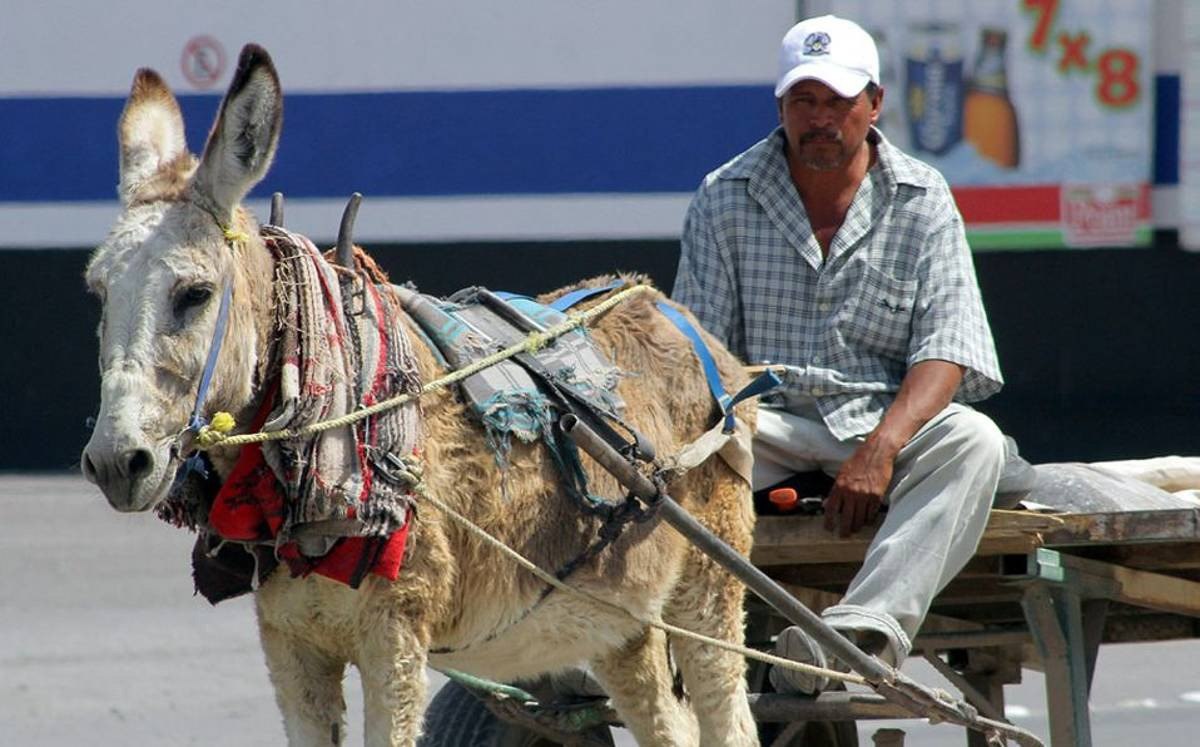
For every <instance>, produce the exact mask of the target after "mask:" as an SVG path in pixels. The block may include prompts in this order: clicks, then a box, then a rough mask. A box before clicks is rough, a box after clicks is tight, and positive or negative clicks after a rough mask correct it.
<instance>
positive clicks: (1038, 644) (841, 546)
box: [748, 509, 1200, 747]
mask: <svg viewBox="0 0 1200 747" xmlns="http://www.w3.org/2000/svg"><path fill="white" fill-rule="evenodd" d="M870 540H871V533H870V532H869V531H868V532H863V533H860V534H858V535H856V536H854V537H851V538H848V539H841V538H838V537H836V536H833V535H831V534H830V533H828V532H826V531H825V530H824V529H823V527H822V526H821V519H820V518H819V517H805V516H764V517H761V518H760V519H759V523H758V527H757V530H756V532H755V545H754V550H753V552H752V555H751V559H752V560H753V562H754V564H755V565H756V566H758V567H759V568H760V569H762V570H764V571H766V572H767V574H768V575H770V576H771V577H772V578H773V579H775V580H776V581H778V582H779V583H781V584H782V585H784V587H785V588H786V589H787V590H788V591H789V592H791V593H792V594H793V595H795V596H796V597H797V598H798V599H799V600H800V601H802V602H803V603H804V604H805V605H806V606H808V607H810V608H812V609H814V610H820V609H823V608H824V607H826V606H829V605H831V604H833V603H835V602H836V601H837V599H838V597H839V596H840V594H841V593H842V592H843V591H844V589H845V587H846V585H847V584H848V583H849V581H850V579H851V578H852V577H853V575H854V573H855V571H856V570H857V568H858V566H859V564H860V563H861V561H862V558H863V556H864V554H865V551H866V548H867V545H868V543H869V542H870ZM1197 578H1200V510H1197V509H1176V510H1155V511H1123V512H1106V513H1087V514H1080V513H1072V514H1039V513H1033V512H1028V511H995V512H993V515H992V517H991V520H990V521H989V523H988V528H987V531H986V533H985V535H984V538H983V541H982V543H981V545H980V548H979V551H978V552H977V554H976V556H975V557H974V558H973V559H972V561H971V562H970V563H969V564H968V565H967V567H966V568H964V569H963V571H962V572H961V573H960V574H959V575H958V576H957V577H956V578H955V580H954V581H952V582H951V583H950V585H949V586H948V587H947V588H946V589H945V590H944V591H943V592H942V593H941V594H940V595H939V596H938V597H937V599H936V600H935V602H934V605H933V608H932V610H931V611H930V614H929V616H928V618H927V619H926V622H925V625H924V627H923V628H922V630H921V633H920V635H918V637H917V639H916V641H915V649H914V655H922V656H924V657H925V658H926V659H928V660H929V661H930V663H931V664H933V666H934V667H935V668H936V669H937V670H939V671H940V672H941V673H942V674H944V675H945V676H946V677H947V678H948V679H949V680H951V681H952V682H953V683H954V684H955V685H956V686H958V687H959V689H960V690H961V691H962V692H963V695H964V696H965V697H966V698H967V699H968V700H969V701H971V702H972V704H973V705H975V706H976V707H977V708H979V710H980V712H981V713H982V714H984V715H988V716H991V717H993V718H1002V717H1003V713H1004V690H1003V686H1004V685H1005V684H1011V683H1016V682H1019V681H1020V674H1021V668H1022V667H1027V668H1031V669H1036V670H1040V671H1043V672H1044V673H1045V675H1046V698H1047V706H1048V709H1047V710H1048V713H1049V720H1050V732H1051V733H1050V734H1049V735H1047V736H1049V738H1050V743H1051V744H1053V745H1054V746H1055V747H1063V746H1066V745H1072V746H1077V747H1084V746H1086V745H1090V744H1091V733H1090V724H1089V716H1088V707H1087V703H1088V693H1089V690H1090V685H1091V678H1092V673H1093V671H1094V666H1095V661H1096V654H1097V650H1098V648H1099V646H1100V645H1101V644H1102V643H1119V642H1134V641H1158V640H1169V639H1178V638H1192V637H1196V636H1197V635H1200V620H1198V619H1197V618H1200V581H1196V580H1193V579H1197ZM748 604H749V605H750V609H751V620H752V623H753V624H752V628H751V635H754V634H755V633H758V634H769V633H771V632H772V628H777V627H778V626H782V625H783V624H784V623H783V622H782V621H780V620H778V618H777V617H776V616H775V615H774V614H773V613H772V612H771V611H770V610H769V608H767V607H766V606H765V605H762V604H761V603H757V602H756V601H754V600H750V601H749V602H748ZM831 695H833V696H837V695H838V694H836V693H834V694H831ZM822 697H823V698H824V697H825V696H822ZM841 698H842V699H843V700H850V698H849V696H845V695H844V694H843V695H842V696H841ZM827 700H828V702H829V704H830V705H831V706H836V705H837V697H832V698H828V699H827ZM758 710H759V711H760V712H759V713H757V714H756V715H758V716H759V718H760V720H761V719H762V717H763V716H764V715H766V714H764V713H762V712H761V711H762V710H764V709H762V708H760V709H758ZM831 712H832V713H835V714H840V715H842V716H845V717H848V718H856V719H861V718H895V717H898V713H897V712H896V710H895V709H894V708H892V707H888V708H875V709H874V711H873V712H871V711H869V710H868V709H857V712H856V709H855V708H854V707H852V706H851V707H843V708H837V709H835V710H833V711H831ZM900 717H902V716H900ZM967 743H968V745H971V747H975V746H976V745H980V746H982V745H984V744H985V742H984V741H983V736H982V735H981V734H977V733H970V734H969V736H968V738H967Z"/></svg>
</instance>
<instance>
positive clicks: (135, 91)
mask: <svg viewBox="0 0 1200 747" xmlns="http://www.w3.org/2000/svg"><path fill="white" fill-rule="evenodd" d="M117 139H118V141H119V142H120V147H121V164H120V172H121V175H120V186H119V187H118V190H119V193H120V197H121V202H122V203H123V204H126V205H128V204H129V202H130V201H131V199H132V198H133V195H134V193H135V192H136V191H137V188H138V186H139V185H141V184H142V183H143V182H145V181H146V180H147V179H148V178H150V177H151V176H153V175H154V174H156V173H158V170H159V169H160V168H162V167H163V166H164V165H166V164H168V163H170V162H171V161H174V160H175V159H176V158H178V157H179V156H181V155H183V154H184V153H186V152H187V141H186V139H185V138H184V134H183V115H181V114H180V113H179V103H178V102H177V101H175V97H174V96H173V95H171V89H169V88H167V84H166V83H164V82H163V79H162V78H160V77H159V75H158V73H156V72H154V71H153V70H150V69H149V68H142V69H141V70H138V71H137V74H136V75H134V76H133V87H132V88H131V89H130V91H129V100H128V101H127V102H125V110H124V111H122V112H121V120H120V123H119V124H118V125H117Z"/></svg>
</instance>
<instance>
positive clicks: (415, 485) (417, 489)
mask: <svg viewBox="0 0 1200 747" xmlns="http://www.w3.org/2000/svg"><path fill="white" fill-rule="evenodd" d="M393 474H394V476H395V477H397V478H399V479H402V480H405V481H406V482H408V483H409V485H410V486H411V487H412V490H413V493H414V494H416V495H417V496H418V497H420V498H421V499H422V500H424V501H427V502H429V503H431V504H433V506H434V507H435V508H437V509H438V510H440V511H442V512H443V513H445V514H446V515H447V516H449V517H450V518H452V519H454V520H455V521H456V522H458V523H459V524H461V525H462V526H463V527H464V528H465V529H466V530H467V531H468V532H469V533H471V534H473V535H475V536H476V537H477V538H479V539H481V540H483V542H484V543H485V544H487V545H490V546H492V547H493V548H495V549H496V550H498V551H499V552H500V554H502V555H504V556H506V557H507V558H509V559H510V560H512V561H513V562H514V563H516V564H517V565H519V566H521V567H522V568H524V569H525V570H527V571H529V572H530V573H532V574H533V575H534V576H536V577H537V578H538V579H540V580H542V581H544V582H545V583H547V584H549V585H551V586H553V587H554V588H556V589H558V590H560V591H564V592H566V593H568V594H572V595H574V596H576V597H579V598H582V599H587V600H588V601H590V602H593V603H595V604H598V605H600V606H602V607H606V608H608V609H610V610H614V611H616V612H619V613H621V614H624V615H626V616H628V617H630V618H631V619H633V620H635V621H636V622H639V623H641V624H642V625H646V626H649V627H652V628H657V629H659V630H662V631H663V632H666V633H669V634H671V635H675V636H679V637H681V638H690V639H691V640H694V641H698V642H700V643H705V644H708V645H710V646H715V647H716V648H719V649H722V650H724V651H728V652H730V653H735V654H740V655H742V656H744V657H746V658H748V659H755V660H757V661H761V662H764V663H766V664H771V665H772V666H777V667H783V668H785V669H794V670H796V671H799V672H805V673H807V674H815V675H818V676H823V677H828V678H829V679H833V680H841V681H842V682H851V683H854V684H857V685H866V684H867V681H866V679H864V678H863V677H861V676H860V675H857V674H852V673H849V672H839V671H837V670H834V669H824V668H822V667H817V666H813V665H811V664H804V663H802V662H798V661H792V660H791V659H785V658H783V657H780V656H775V655H774V654H768V653H766V652H763V651H756V650H755V649H752V648H747V647H745V646H740V645H738V644H735V643H729V642H728V641H722V640H720V639H718V638H711V637H709V636H706V635H703V634H702V633H696V632H693V631H690V630H687V629H686V628H680V627H678V626H676V625H671V624H670V623H666V622H663V621H662V620H650V619H645V618H642V617H638V616H637V615H635V614H634V613H632V612H630V611H629V610H627V609H626V608H624V607H622V606H620V605H619V604H615V603H613V602H609V601H608V600H606V599H601V598H600V597H598V596H596V595H594V594H592V593H590V592H587V591H584V590H583V589H578V588H576V587H574V586H571V585H570V584H567V583H564V582H562V581H560V580H559V579H558V578H557V577H555V576H554V575H553V574H551V573H548V572H546V571H545V570H542V568H540V567H539V566H538V565H536V564H535V563H533V562H532V561H530V560H529V559H527V558H526V557H525V556H523V555H521V554H520V553H518V552H517V551H516V550H513V549H512V548H510V547H508V546H507V545H505V544H504V543H503V542H501V541H500V540H498V539H496V538H495V537H493V536H492V535H490V534H488V533H487V532H486V531H485V530H484V529H482V528H480V527H479V526H478V525H476V524H475V523H474V522H472V521H471V520H470V519H468V518H467V517H465V516H463V515H462V514H460V513H458V512H457V511H455V510H454V509H453V508H451V507H450V506H448V505H446V504H445V503H443V502H442V501H440V500H438V499H437V498H435V497H434V496H433V494H431V493H430V492H429V490H428V489H427V488H426V487H425V483H424V482H422V481H421V478H420V475H419V473H418V472H416V471H415V467H413V466H412V465H411V463H409V469H408V470H397V471H396V472H395V473H393Z"/></svg>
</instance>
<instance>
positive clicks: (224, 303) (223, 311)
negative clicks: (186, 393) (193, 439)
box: [187, 283, 233, 433]
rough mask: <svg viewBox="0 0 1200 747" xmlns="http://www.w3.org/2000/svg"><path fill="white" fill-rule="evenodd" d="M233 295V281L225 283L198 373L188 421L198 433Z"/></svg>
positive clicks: (203, 424) (201, 426)
mask: <svg viewBox="0 0 1200 747" xmlns="http://www.w3.org/2000/svg"><path fill="white" fill-rule="evenodd" d="M232 296H233V283H226V284H225V290H223V291H222V292H221V307H220V308H219V309H217V327H216V329H214V330H213V339H212V342H211V343H209V346H208V360H207V361H205V362H204V373H202V374H200V388H199V389H197V390H196V406H195V407H193V408H192V419H191V420H189V421H188V425H187V427H188V430H190V431H192V432H193V433H199V432H200V429H201V428H203V427H204V426H205V425H206V424H207V422H208V421H206V420H205V419H204V416H202V415H201V414H200V412H201V410H203V409H204V400H206V399H208V387H209V385H210V384H212V375H213V369H215V368H216V367H217V355H218V354H219V353H220V352H221V342H222V341H224V339H225V327H226V325H227V324H228V323H229V300H230V298H232Z"/></svg>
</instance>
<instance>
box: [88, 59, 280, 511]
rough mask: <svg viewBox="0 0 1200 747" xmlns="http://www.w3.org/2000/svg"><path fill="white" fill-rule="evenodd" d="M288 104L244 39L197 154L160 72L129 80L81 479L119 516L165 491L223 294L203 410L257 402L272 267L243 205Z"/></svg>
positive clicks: (94, 272) (98, 260) (98, 268)
mask: <svg viewBox="0 0 1200 747" xmlns="http://www.w3.org/2000/svg"><path fill="white" fill-rule="evenodd" d="M282 106H283V97H282V94H281V92H280V88H279V79H278V77H277V76H276V74H275V69H274V67H273V66H272V64H271V60H270V57H268V55H267V53H266V52H265V51H264V50H263V49H262V48H260V47H257V46H254V45H248V46H247V47H246V48H245V49H243V50H242V54H241V58H240V60H239V64H238V69H237V72H236V73H235V75H234V78H233V82H232V83H231V84H230V87H229V92H228V93H227V94H226V95H225V99H224V100H223V101H222V102H221V108H220V111H219V112H218V114H217V119H216V122H215V123H214V125H213V128H212V132H211V133H210V135H209V138H208V143H207V145H206V146H205V148H204V155H203V156H202V157H201V158H199V159H197V158H196V157H195V156H193V155H191V154H190V153H189V152H188V150H187V143H186V142H185V139H184V129H183V118H182V116H181V114H180V110H179V104H178V103H177V102H176V100H175V97H174V96H173V95H172V94H171V92H170V90H168V88H167V86H166V84H165V83H163V80H162V78H160V77H159V76H158V74H157V73H155V72H154V71H152V70H146V69H143V70H139V71H138V73H137V75H136V76H135V77H134V80H133V89H132V91H131V92H130V95H129V101H128V102H127V103H126V105H125V110H124V112H123V113H122V114H121V120H120V124H119V127H118V139H119V141H120V185H119V191H120V199H121V208H122V209H121V215H120V217H119V218H118V219H117V222H116V225H115V226H114V227H113V229H112V231H111V232H110V234H109V235H108V238H107V239H105V241H104V243H103V244H102V245H100V247H99V248H98V249H97V250H96V252H95V253H94V254H93V256H92V259H91V262H90V263H89V265H88V269H87V282H88V286H89V287H90V288H91V290H92V292H94V293H95V294H96V295H97V296H99V298H100V300H101V303H102V304H103V312H102V314H101V319H100V328H99V336H100V373H101V384H100V396H101V401H100V413H99V415H98V417H97V420H96V426H95V429H94V430H93V432H92V437H91V440H90V441H88V444H87V447H86V448H85V449H84V451H83V460H82V465H83V473H84V475H85V476H86V477H87V479H89V480H91V481H92V482H94V483H96V484H97V485H98V486H99V487H100V489H101V490H103V491H104V494H105V496H106V497H107V498H108V501H109V503H111V504H112V505H113V506H114V507H115V508H117V509H118V510H122V511H142V510H146V509H148V508H151V507H153V506H154V505H155V504H157V503H158V501H160V500H161V499H162V498H163V497H164V496H165V495H166V492H167V490H168V488H169V487H170V483H171V480H172V477H173V475H174V472H175V468H176V467H177V466H178V459H179V456H178V454H177V448H176V444H177V440H178V439H177V437H178V436H179V434H180V433H181V432H182V431H183V429H184V428H185V426H186V425H187V423H188V420H189V416H190V413H191V409H192V406H193V404H194V401H195V398H196V392H197V390H198V388H199V386H200V379H201V374H202V372H203V371H204V368H205V361H206V358H207V355H208V350H209V346H210V344H211V343H212V341H213V337H214V333H215V331H216V329H217V317H218V310H219V306H220V301H221V296H222V293H223V291H224V289H225V288H226V286H228V287H230V288H232V298H231V303H230V306H229V314H228V317H229V319H228V326H227V328H226V330H225V333H224V336H223V345H222V347H221V350H220V355H219V357H218V358H217V364H216V368H215V369H214V372H213V377H212V385H211V387H210V389H209V392H208V397H207V400H206V401H207V403H208V404H207V406H206V408H205V411H206V413H210V412H214V411H217V410H226V411H229V412H233V413H239V412H241V411H243V410H245V409H246V408H247V407H248V406H250V405H251V404H252V401H253V398H254V395H255V385H256V383H257V381H258V380H259V378H260V374H261V368H262V367H263V366H264V365H265V363H264V357H265V356H264V354H263V351H264V349H265V346H266V344H267V343H266V337H267V334H268V332H269V318H270V302H271V299H270V287H269V286H270V278H271V272H270V267H271V260H270V256H269V254H268V252H267V251H266V249H265V248H264V246H263V244H262V242H261V240H260V239H259V238H258V231H257V227H256V225H255V224H254V221H253V219H252V218H251V217H250V216H249V215H248V214H247V213H246V211H245V210H243V209H242V208H241V207H240V203H241V200H242V198H243V197H245V195H246V193H247V192H249V191H250V189H251V188H252V187H253V186H254V185H255V184H256V183H257V182H258V181H259V180H260V179H261V178H262V177H263V175H264V174H265V173H266V171H267V168H268V166H270V163H271V158H272V156H273V155H274V153H275V146H276V144H277V143H278V141H279V129H280V124H281V122H282Z"/></svg>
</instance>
